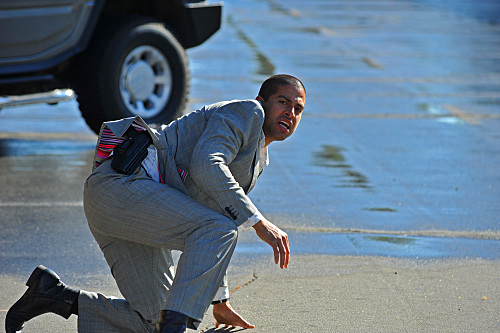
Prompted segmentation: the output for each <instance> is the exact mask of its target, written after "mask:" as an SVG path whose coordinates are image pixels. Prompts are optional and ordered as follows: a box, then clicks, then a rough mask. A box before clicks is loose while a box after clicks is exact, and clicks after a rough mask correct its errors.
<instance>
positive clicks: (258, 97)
mask: <svg viewBox="0 0 500 333" xmlns="http://www.w3.org/2000/svg"><path fill="white" fill-rule="evenodd" d="M255 99H256V100H258V101H259V102H261V103H264V102H265V100H264V98H263V97H262V96H260V95H259V96H257V97H256V98H255Z"/></svg>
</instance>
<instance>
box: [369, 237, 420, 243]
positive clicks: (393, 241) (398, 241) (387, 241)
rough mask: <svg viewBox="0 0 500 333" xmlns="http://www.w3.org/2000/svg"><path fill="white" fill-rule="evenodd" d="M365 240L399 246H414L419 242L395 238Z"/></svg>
mask: <svg viewBox="0 0 500 333" xmlns="http://www.w3.org/2000/svg"><path fill="white" fill-rule="evenodd" d="M364 239H368V240H372V241H376V242H386V243H389V244H397V245H413V244H415V243H416V242H417V240H416V239H415V238H410V237H394V236H364Z"/></svg>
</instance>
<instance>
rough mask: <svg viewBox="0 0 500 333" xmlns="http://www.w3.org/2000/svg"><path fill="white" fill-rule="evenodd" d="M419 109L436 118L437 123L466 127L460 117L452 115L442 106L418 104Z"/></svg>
mask: <svg viewBox="0 0 500 333" xmlns="http://www.w3.org/2000/svg"><path fill="white" fill-rule="evenodd" d="M417 108H418V109H419V110H421V111H424V112H426V113H428V114H430V115H432V116H436V119H437V121H439V122H441V123H446V124H452V125H464V124H465V121H464V120H463V119H461V118H459V117H456V116H453V115H450V112H449V111H448V110H447V109H446V108H444V107H440V106H435V105H430V104H426V103H420V104H417Z"/></svg>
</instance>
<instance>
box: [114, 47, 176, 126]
mask: <svg viewBox="0 0 500 333" xmlns="http://www.w3.org/2000/svg"><path fill="white" fill-rule="evenodd" d="M171 92H172V72H171V70H170V66H169V64H168V61H167V59H166V57H165V56H164V55H163V54H162V53H161V52H160V51H159V50H158V49H157V48H155V47H153V46H149V45H146V46H139V47H136V48H135V49H133V50H132V51H131V52H130V53H129V54H128V55H127V57H126V58H125V61H124V63H123V65H122V68H121V72H120V95H121V97H122V100H123V103H124V104H125V106H126V107H127V109H128V110H129V111H130V112H131V113H132V114H133V115H136V116H141V117H142V118H145V119H147V118H153V117H155V116H157V115H159V114H160V113H161V112H162V110H163V109H164V108H165V106H166V105H167V103H168V100H169V98H170V94H171Z"/></svg>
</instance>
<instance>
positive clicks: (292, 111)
mask: <svg viewBox="0 0 500 333" xmlns="http://www.w3.org/2000/svg"><path fill="white" fill-rule="evenodd" d="M285 114H286V115H287V116H289V117H292V118H294V117H295V116H296V114H297V113H296V112H295V108H294V107H293V106H292V107H290V108H287V109H286V110H285Z"/></svg>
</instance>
